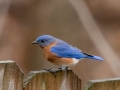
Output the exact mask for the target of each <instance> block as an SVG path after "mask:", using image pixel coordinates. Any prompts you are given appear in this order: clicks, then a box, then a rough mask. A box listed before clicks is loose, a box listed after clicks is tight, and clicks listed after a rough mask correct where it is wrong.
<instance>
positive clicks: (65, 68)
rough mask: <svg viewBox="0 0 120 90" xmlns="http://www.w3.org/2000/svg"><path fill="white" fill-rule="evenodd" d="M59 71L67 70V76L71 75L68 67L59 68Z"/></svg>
mask: <svg viewBox="0 0 120 90" xmlns="http://www.w3.org/2000/svg"><path fill="white" fill-rule="evenodd" d="M58 69H59V70H61V71H62V70H65V71H66V72H67V74H68V73H69V68H68V67H60V68H58Z"/></svg>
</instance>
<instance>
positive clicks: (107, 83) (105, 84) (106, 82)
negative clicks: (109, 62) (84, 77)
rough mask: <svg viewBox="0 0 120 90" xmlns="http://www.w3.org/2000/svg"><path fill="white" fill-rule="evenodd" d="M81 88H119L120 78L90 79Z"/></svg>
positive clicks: (104, 89)
mask: <svg viewBox="0 0 120 90" xmlns="http://www.w3.org/2000/svg"><path fill="white" fill-rule="evenodd" d="M82 90H120V78H111V79H103V80H90V81H88V83H87V84H86V85H85V87H84V88H83V89H82Z"/></svg>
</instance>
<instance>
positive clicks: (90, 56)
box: [84, 53, 103, 61]
mask: <svg viewBox="0 0 120 90" xmlns="http://www.w3.org/2000/svg"><path fill="white" fill-rule="evenodd" d="M84 54H85V58H88V59H94V60H100V61H103V58H102V57H99V56H94V55H89V54H86V53H84Z"/></svg>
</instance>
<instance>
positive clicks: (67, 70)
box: [65, 66, 69, 74]
mask: <svg viewBox="0 0 120 90" xmlns="http://www.w3.org/2000/svg"><path fill="white" fill-rule="evenodd" d="M65 71H66V72H67V74H68V73H69V68H68V66H67V67H65Z"/></svg>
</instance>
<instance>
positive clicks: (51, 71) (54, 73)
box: [43, 69, 56, 78]
mask: <svg viewBox="0 0 120 90" xmlns="http://www.w3.org/2000/svg"><path fill="white" fill-rule="evenodd" d="M43 70H46V71H48V72H50V73H52V74H53V75H54V78H55V77H56V71H54V70H52V69H43Z"/></svg>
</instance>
